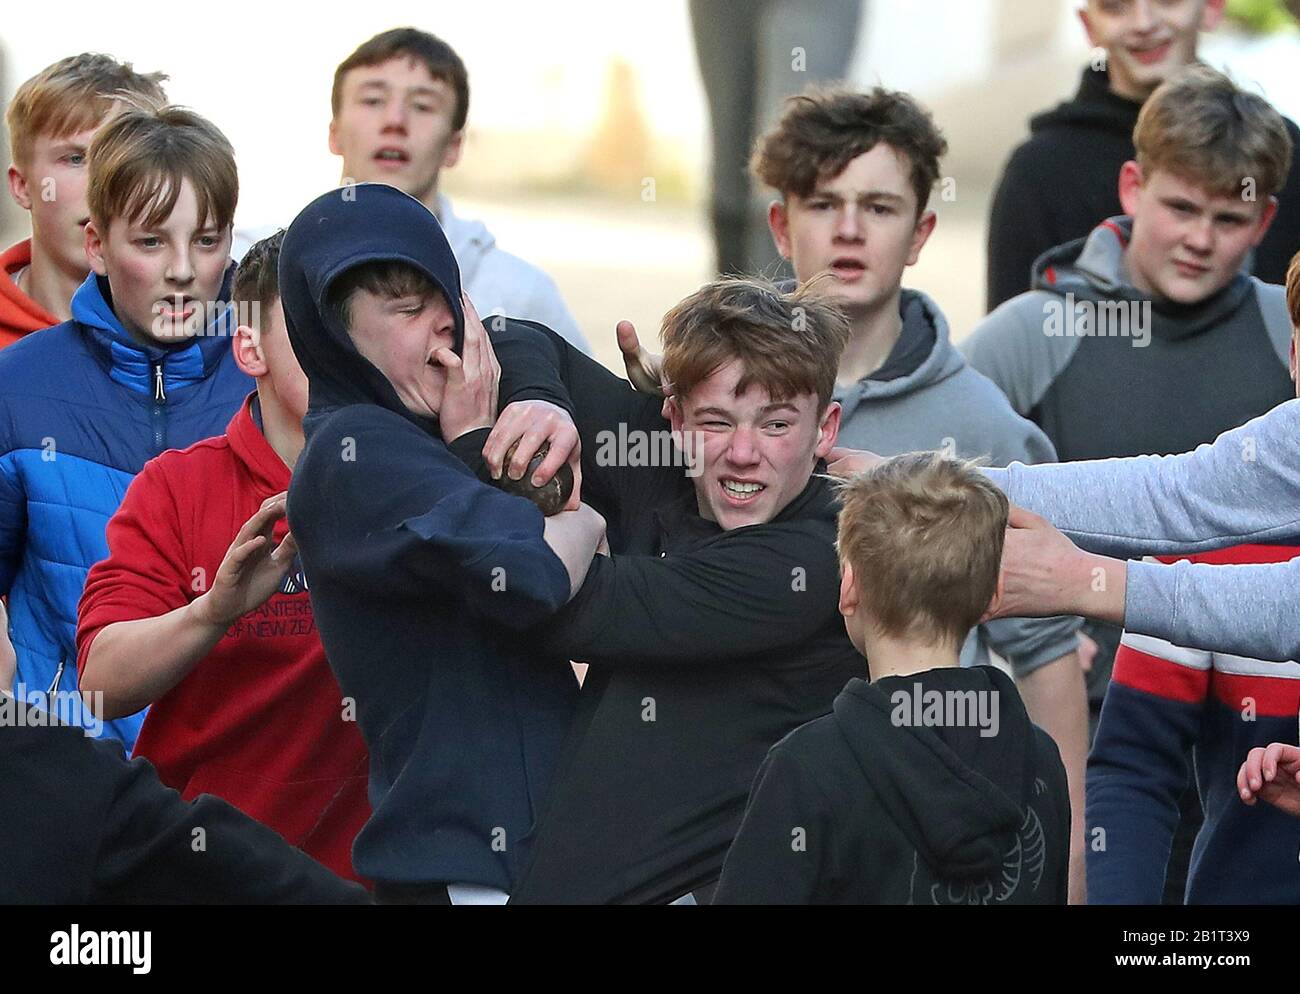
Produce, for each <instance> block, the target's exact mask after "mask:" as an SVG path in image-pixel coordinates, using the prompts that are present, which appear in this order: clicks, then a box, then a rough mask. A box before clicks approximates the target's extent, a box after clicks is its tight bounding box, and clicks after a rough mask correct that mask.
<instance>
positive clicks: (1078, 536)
mask: <svg viewBox="0 0 1300 994" xmlns="http://www.w3.org/2000/svg"><path fill="white" fill-rule="evenodd" d="M985 472H986V473H987V474H988V475H989V477H990V478H991V479H992V480H993V481H994V482H995V483H997V484H998V486H1000V487H1001V488H1002V489H1003V490H1004V491H1005V492H1006V494H1007V496H1008V497H1009V498H1010V499H1011V500H1012V501H1013V502H1014V503H1016V504H1019V505H1020V506H1021V507H1025V508H1028V509H1029V510H1031V511H1034V512H1036V513H1038V514H1041V515H1042V516H1043V517H1045V518H1047V519H1049V520H1050V521H1052V522H1053V523H1054V524H1055V525H1056V526H1057V527H1058V528H1060V529H1061V530H1062V531H1064V532H1065V533H1066V534H1067V535H1069V536H1070V537H1071V538H1072V539H1074V541H1075V542H1077V543H1078V544H1079V545H1080V546H1081V547H1083V548H1085V549H1088V550H1090V551H1092V552H1098V553H1102V554H1105V555H1110V556H1120V557H1124V556H1142V555H1166V554H1173V553H1192V552H1205V551H1208V550H1211V549H1220V548H1226V547H1227V546H1231V545H1240V544H1242V543H1246V542H1274V543H1285V544H1294V543H1296V542H1297V541H1300V401H1297V400H1292V401H1289V402H1287V403H1285V404H1280V405H1279V406H1277V407H1275V408H1273V410H1271V411H1269V412H1268V413H1267V414H1265V415H1263V416H1262V417H1258V418H1256V419H1254V420H1253V421H1249V422H1247V423H1246V424H1244V425H1242V426H1241V427H1240V428H1236V429H1234V430H1232V431H1228V432H1225V433H1223V434H1222V435H1220V436H1219V437H1218V438H1216V439H1215V440H1214V443H1213V444H1208V445H1201V446H1198V447H1197V448H1196V449H1195V450H1194V451H1192V452H1186V453H1183V454H1181V455H1172V456H1134V457H1131V458H1128V459H1101V460H1094V461H1090V462H1077V463H1058V464H1055V465H1051V466H1024V465H1020V464H1013V465H1011V466H1010V467H1008V468H1007V469H988V470H985ZM1297 600H1300V559H1293V560H1291V561H1290V562H1286V563H1270V564H1267V565H1259V566H1211V565H1205V564H1201V563H1187V562H1179V563H1175V564H1173V565H1172V566H1169V565H1164V564H1163V563H1144V562H1130V563H1129V564H1128V584H1127V588H1126V595H1125V614H1124V624H1125V626H1126V627H1127V629H1128V630H1129V631H1130V632H1137V633H1140V634H1143V635H1152V636H1155V637H1156V638H1162V639H1165V640H1166V641H1169V642H1172V643H1174V644H1175V645H1185V646H1192V647H1195V648H1197V649H1204V650H1206V651H1209V652H1221V653H1230V654H1232V655H1237V656H1247V657H1250V658H1254V659H1271V660H1278V661H1282V660H1288V659H1300V610H1297V607H1296V604H1297Z"/></svg>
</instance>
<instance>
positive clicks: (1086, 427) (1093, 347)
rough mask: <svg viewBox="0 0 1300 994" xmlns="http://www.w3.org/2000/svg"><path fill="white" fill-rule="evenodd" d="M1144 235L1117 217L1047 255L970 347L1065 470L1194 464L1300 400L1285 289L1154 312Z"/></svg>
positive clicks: (1238, 283) (1251, 286) (1240, 279)
mask: <svg viewBox="0 0 1300 994" xmlns="http://www.w3.org/2000/svg"><path fill="white" fill-rule="evenodd" d="M1131 231H1132V221H1131V220H1130V219H1129V218H1127V217H1113V218H1110V219H1109V220H1107V221H1105V222H1103V223H1102V224H1099V225H1098V226H1097V228H1096V229H1095V230H1094V231H1093V232H1092V234H1090V235H1089V236H1088V237H1087V238H1086V239H1079V240H1078V241H1075V242H1071V243H1069V244H1067V245H1062V246H1060V247H1058V248H1055V249H1053V250H1052V251H1050V252H1047V253H1045V254H1044V255H1043V256H1042V257H1041V258H1040V259H1039V260H1038V262H1037V263H1036V264H1035V271H1034V276H1033V280H1034V289H1033V290H1032V291H1030V292H1028V293H1023V294H1021V295H1020V296H1018V297H1015V298H1013V299H1012V300H1009V301H1007V302H1006V303H1005V304H1003V305H1002V306H1001V307H999V308H998V309H997V310H996V311H994V312H993V313H992V314H990V315H989V316H988V317H986V318H985V319H984V320H983V321H981V322H980V324H979V325H978V326H977V327H976V328H975V329H974V330H973V331H972V332H971V334H970V337H968V338H967V339H966V340H965V341H963V342H962V345H961V348H962V352H963V353H965V355H966V358H967V359H968V360H969V361H970V364H971V365H972V366H974V367H975V368H976V369H978V370H979V371H980V372H981V373H983V374H984V375H985V376H987V377H989V379H991V380H992V381H993V382H994V383H996V384H997V385H998V386H999V387H1001V388H1002V389H1003V391H1004V392H1005V393H1006V395H1007V397H1008V398H1009V399H1010V401H1011V406H1012V407H1013V408H1015V410H1016V411H1017V412H1018V413H1019V414H1022V415H1024V416H1025V417H1027V418H1029V419H1030V420H1032V421H1033V422H1034V423H1035V424H1037V425H1038V426H1039V427H1040V428H1042V429H1043V431H1044V432H1045V433H1046V434H1047V437H1048V438H1050V439H1051V440H1052V445H1053V446H1055V448H1056V454H1057V457H1058V458H1059V459H1060V460H1061V461H1063V462H1075V461H1078V460H1085V459H1104V458H1108V457H1111V456H1130V455H1138V454H1146V453H1161V454H1163V453H1174V452H1186V451H1187V450H1189V449H1191V448H1193V447H1194V446H1197V445H1199V444H1201V443H1202V442H1208V441H1210V439H1212V438H1214V437H1216V436H1217V435H1218V434H1219V433H1220V432H1224V431H1227V430H1228V429H1230V428H1235V427H1237V426H1238V425H1242V424H1245V423H1246V422H1247V421H1249V420H1250V419H1251V418H1254V417H1258V416H1259V415H1261V414H1263V413H1264V412H1265V411H1267V410H1269V409H1270V408H1272V407H1275V406H1276V405H1278V404H1281V403H1283V402H1285V401H1287V400H1289V399H1290V398H1291V397H1293V396H1295V391H1294V389H1293V388H1292V386H1291V381H1290V379H1289V377H1288V376H1287V351H1288V347H1289V345H1290V341H1291V320H1290V316H1289V314H1288V312H1287V307H1286V292H1285V291H1284V290H1283V288H1282V287H1280V286H1272V285H1270V284H1267V283H1261V282H1260V281H1259V280H1257V279H1255V278H1254V277H1252V276H1250V275H1249V273H1248V272H1246V271H1243V272H1240V273H1238V274H1237V275H1236V276H1235V277H1234V278H1233V279H1232V280H1231V281H1230V282H1229V283H1228V285H1227V286H1225V287H1224V288H1223V289H1221V290H1219V291H1218V292H1217V293H1215V294H1212V295H1211V296H1209V297H1207V298H1206V299H1204V300H1201V301H1198V302H1197V303H1195V304H1177V303H1174V302H1172V301H1168V300H1163V299H1148V298H1147V297H1146V296H1145V295H1144V294H1143V293H1142V292H1141V291H1139V290H1138V289H1137V288H1136V287H1134V286H1133V283H1132V279H1131V278H1130V276H1129V274H1128V269H1127V249H1126V246H1127V245H1128V241H1129V237H1130V234H1131Z"/></svg>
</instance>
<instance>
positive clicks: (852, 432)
mask: <svg viewBox="0 0 1300 994" xmlns="http://www.w3.org/2000/svg"><path fill="white" fill-rule="evenodd" d="M899 309H900V311H901V313H902V318H903V333H902V334H901V335H900V336H899V340H898V344H897V345H896V346H895V348H894V350H893V352H892V353H891V354H890V356H889V358H887V359H886V360H885V365H884V366H883V367H881V371H880V373H877V374H873V375H872V376H869V377H866V378H864V379H861V380H859V381H858V382H857V383H854V384H853V385H852V386H848V387H838V388H837V389H836V391H835V399H836V400H838V401H839V402H840V404H841V406H842V407H843V414H842V417H841V424H840V435H839V442H838V444H840V445H844V446H848V447H850V448H855V449H867V450H869V451H871V452H877V453H879V454H880V455H897V454H898V453H901V452H917V451H923V450H929V449H938V450H947V451H948V452H950V453H952V454H953V455H956V456H959V457H961V458H966V459H973V458H984V459H987V460H989V462H991V463H992V464H994V465H996V466H1005V465H1007V464H1008V463H1011V462H1014V461H1017V460H1018V461H1020V462H1028V463H1036V462H1052V461H1055V458H1056V454H1055V453H1054V452H1053V451H1052V443H1051V442H1049V441H1048V440H1047V436H1045V435H1044V434H1043V433H1042V431H1041V430H1039V428H1038V427H1036V426H1035V425H1033V424H1031V423H1030V422H1028V421H1026V420H1025V419H1024V418H1022V417H1020V416H1019V415H1017V414H1016V413H1015V411H1013V410H1011V406H1010V405H1009V404H1008V403H1007V399H1006V397H1004V396H1003V395H1002V392H1001V391H1000V390H999V389H998V388H997V387H996V386H995V385H994V384H993V383H991V382H990V381H989V380H988V379H986V378H985V377H983V376H981V375H980V374H979V373H977V372H976V371H975V370H973V369H971V368H970V366H968V365H967V364H966V361H965V360H964V359H963V358H962V356H961V353H960V352H958V351H957V350H956V349H955V348H953V346H952V343H951V342H950V341H949V338H948V322H947V321H946V320H945V319H944V316H943V313H942V312H941V311H940V310H939V308H938V306H937V305H936V304H935V303H934V301H933V300H931V299H930V298H929V297H928V296H926V295H925V294H923V293H920V292H919V291H916V290H904V291H903V293H902V297H901V299H900V301H899ZM927 342H928V343H930V344H929V347H928V349H927V348H926V347H925V346H926V343H927ZM904 355H907V356H912V357H913V359H912V361H911V362H903V363H900V362H899V359H900V357H902V356H904ZM917 360H919V365H918V364H917ZM891 371H892V372H894V373H897V374H899V375H892V376H891V375H889V374H890V373H891ZM881 374H884V376H885V377H886V378H876V377H877V376H880V375H881ZM1079 624H1080V623H1079V619H1077V618H1039V619H1031V618H1004V619H1001V620H998V621H994V622H990V623H988V624H985V625H980V626H979V627H978V628H976V629H975V630H974V631H973V632H971V635H970V638H968V639H967V640H966V645H965V646H964V647H963V648H962V665H963V666H973V665H976V664H980V663H987V662H988V661H989V649H990V648H991V649H992V650H993V651H995V652H997V653H998V655H1000V656H1003V657H1004V658H1006V659H1007V660H1008V662H1010V664H1011V666H1012V668H1013V670H1014V671H1015V673H1016V675H1017V676H1018V677H1023V676H1025V675H1027V674H1029V673H1032V672H1033V671H1034V670H1036V669H1038V668H1039V667H1041V666H1043V665H1045V664H1047V663H1050V662H1051V661H1052V660H1054V659H1059V658H1060V657H1061V656H1064V655H1065V654H1066V653H1069V652H1073V651H1074V650H1075V649H1076V648H1077V647H1078V639H1077V635H1076V633H1077V632H1078V629H1079Z"/></svg>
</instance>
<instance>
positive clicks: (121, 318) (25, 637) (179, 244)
mask: <svg viewBox="0 0 1300 994" xmlns="http://www.w3.org/2000/svg"><path fill="white" fill-rule="evenodd" d="M89 162H90V167H89V181H88V183H87V192H86V201H87V209H86V212H87V215H88V217H89V221H88V222H87V224H86V225H85V254H86V257H87V261H88V262H89V264H90V269H91V272H90V275H89V276H87V277H86V279H85V282H83V283H82V284H81V286H80V288H79V289H78V290H77V292H76V293H75V294H74V295H73V297H72V319H71V320H69V321H65V322H63V323H62V324H57V325H55V326H54V327H52V328H47V329H46V330H45V331H44V332H43V333H42V334H39V335H28V336H26V337H25V338H23V339H22V340H20V341H18V342H15V343H14V344H13V345H11V346H10V347H9V348H6V349H4V350H3V351H0V593H4V594H7V595H9V615H10V624H9V636H10V639H11V641H12V642H13V645H14V649H15V651H16V653H17V683H16V685H15V687H14V695H15V696H16V697H17V698H19V699H20V700H26V701H28V702H29V703H31V704H34V705H38V706H40V707H42V708H44V709H46V710H49V711H55V712H57V713H58V714H59V716H60V717H61V718H62V719H63V720H64V721H65V723H69V724H77V725H82V726H83V727H85V728H87V729H88V730H89V731H90V733H91V734H100V733H101V732H102V733H105V734H108V735H111V736H112V737H114V738H117V739H118V740H120V741H121V743H122V745H123V747H124V748H127V749H129V748H130V746H131V744H132V743H133V742H134V740H135V734H136V731H137V730H138V729H139V726H140V724H141V722H142V720H143V717H144V716H143V713H140V714H137V715H132V716H128V717H124V718H121V719H120V720H117V721H113V722H109V723H107V725H105V723H103V722H101V721H100V720H99V719H98V718H97V717H96V715H95V710H96V709H95V708H93V707H92V708H84V707H83V706H82V700H81V696H80V694H79V693H78V690H77V667H76V659H77V652H76V644H75V638H74V636H75V630H76V619H77V600H78V598H79V597H80V596H81V591H82V586H83V584H84V582H85V578H86V572H87V570H88V569H89V568H90V566H91V565H93V564H94V563H95V562H97V561H99V560H100V559H103V558H105V556H107V554H108V547H107V544H106V542H105V537H104V528H105V524H106V523H107V521H108V519H109V518H110V517H111V516H112V514H113V513H114V512H115V511H116V510H117V507H118V504H119V503H120V501H121V499H122V495H123V493H124V492H125V490H126V488H127V485H128V484H129V483H130V481H131V479H132V477H133V476H134V475H135V474H136V473H138V472H139V471H140V469H141V467H143V466H144V464H145V462H147V461H148V460H149V459H151V458H153V457H154V456H156V455H158V454H159V453H161V452H163V451H164V450H165V449H168V448H184V447H186V446H189V445H192V444H193V443H194V442H197V441H199V440H200V439H203V438H209V437H211V436H213V435H219V434H221V433H222V431H223V430H224V428H225V426H226V424H227V423H228V422H229V421H230V419H231V417H232V416H233V415H234V413H235V411H236V410H238V408H239V406H240V404H241V402H242V401H243V399H244V397H245V396H247V394H248V393H249V392H250V391H251V390H252V388H253V382H252V380H251V379H250V378H249V377H248V376H246V375H245V374H244V373H243V372H241V371H240V369H239V368H238V366H236V364H235V361H234V357H233V355H232V353H231V349H230V341H229V336H230V335H231V334H233V332H234V324H235V323H234V322H233V321H231V320H230V318H231V317H232V312H231V309H230V307H229V299H230V282H231V278H232V276H233V273H234V266H233V264H231V262H230V239H231V223H232V219H233V217H234V213H235V206H236V203H237V200H238V197H239V178H238V174H237V172H236V169H235V157H234V151H233V149H232V148H231V146H230V143H229V142H228V141H227V140H226V138H225V136H224V135H222V134H221V132H220V131H219V130H218V129H217V128H216V127H215V126H214V125H213V124H212V123H211V122H209V121H207V120H205V119H204V118H202V117H200V116H199V115H198V114H195V113H194V112H193V111H189V110H185V109H184V108H179V107H163V108H160V109H153V110H128V111H124V112H121V113H119V114H118V115H117V116H116V117H115V118H114V119H113V120H112V121H111V122H110V123H109V124H108V125H106V126H105V127H104V128H103V129H102V130H101V131H100V132H99V134H97V135H96V136H95V140H94V142H93V143H92V145H91V148H90V152H89Z"/></svg>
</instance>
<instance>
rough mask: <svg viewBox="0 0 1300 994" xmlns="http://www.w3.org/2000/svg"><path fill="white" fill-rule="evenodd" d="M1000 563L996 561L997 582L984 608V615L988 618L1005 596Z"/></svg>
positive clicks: (1000, 604) (994, 612) (999, 605)
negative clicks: (991, 597)
mask: <svg viewBox="0 0 1300 994" xmlns="http://www.w3.org/2000/svg"><path fill="white" fill-rule="evenodd" d="M1003 577H1004V574H1003V572H1002V564H1001V563H998V582H997V585H996V586H995V587H994V588H993V599H992V600H991V601H989V606H988V607H987V608H986V609H985V610H984V617H985V618H988V617H989V616H991V615H994V614H996V613H997V611H998V608H1000V607H1001V606H1002V600H1003V598H1004V597H1005V596H1006V588H1005V587H1004V586H1003V582H1002V581H1003Z"/></svg>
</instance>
